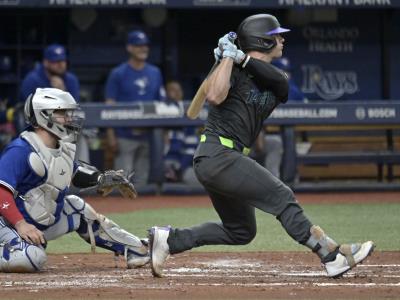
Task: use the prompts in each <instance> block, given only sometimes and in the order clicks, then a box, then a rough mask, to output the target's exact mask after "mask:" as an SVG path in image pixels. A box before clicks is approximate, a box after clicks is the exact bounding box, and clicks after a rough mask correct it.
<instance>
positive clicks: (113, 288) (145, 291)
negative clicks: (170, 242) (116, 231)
mask: <svg viewBox="0 0 400 300" xmlns="http://www.w3.org/2000/svg"><path fill="white" fill-rule="evenodd" d="M118 264H119V267H118V268H116V262H115V261H114V258H113V256H112V255H110V254H95V255H91V254H73V255H70V254H66V255H50V256H49V262H48V267H47V269H46V270H44V271H43V272H40V273H38V274H5V273H0V297H1V298H2V299H83V298H84V299H102V298H103V299H130V298H132V299H143V298H144V299H344V298H351V299H390V298H393V299H395V298H397V297H398V296H399V295H400V252H376V253H374V254H373V255H372V256H371V257H369V258H368V259H367V260H366V261H365V263H364V264H362V265H360V266H358V267H357V268H356V269H354V270H352V271H350V272H348V273H347V274H346V275H345V276H344V277H343V278H340V279H330V278H327V277H326V276H325V272H324V270H323V268H322V267H321V266H320V264H319V261H318V259H317V258H316V257H315V256H314V255H313V254H312V253H304V252H251V253H248V252H247V253H201V252H190V253H187V254H186V253H185V254H181V255H177V256H173V257H171V258H170V259H169V260H168V262H167V264H166V268H165V277H163V278H153V277H152V275H151V272H150V268H149V267H148V266H146V267H144V268H141V269H134V270H127V269H125V268H124V265H123V262H122V260H121V261H120V262H118Z"/></svg>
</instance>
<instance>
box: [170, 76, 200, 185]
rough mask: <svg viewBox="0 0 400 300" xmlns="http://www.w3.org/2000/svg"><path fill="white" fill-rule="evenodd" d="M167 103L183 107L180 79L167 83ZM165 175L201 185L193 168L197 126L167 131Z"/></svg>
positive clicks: (175, 180) (190, 183)
mask: <svg viewBox="0 0 400 300" xmlns="http://www.w3.org/2000/svg"><path fill="white" fill-rule="evenodd" d="M165 89H166V93H167V103H170V104H172V105H176V106H178V108H179V109H180V110H181V111H184V107H183V97H184V96H183V95H184V94H183V89H182V86H181V84H180V82H179V81H177V80H169V81H168V82H167V83H166V85H165ZM167 138H168V139H167V142H166V148H167V151H166V155H165V157H164V162H165V169H166V172H165V176H166V179H167V180H169V181H172V182H182V183H184V184H186V185H188V186H191V187H201V183H200V182H199V181H198V179H197V177H196V174H195V173H194V170H193V162H192V161H193V155H194V152H195V151H196V148H197V144H198V143H199V138H198V134H197V128H196V127H195V126H187V127H182V128H178V129H171V130H168V131H167Z"/></svg>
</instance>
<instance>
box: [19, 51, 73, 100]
mask: <svg viewBox="0 0 400 300" xmlns="http://www.w3.org/2000/svg"><path fill="white" fill-rule="evenodd" d="M46 87H53V88H58V89H60V90H63V91H67V92H69V93H70V94H71V95H72V97H74V99H75V100H76V101H79V81H78V78H77V77H76V76H75V75H74V74H72V73H71V72H68V71H67V54H66V51H65V48H64V47H63V46H62V45H59V44H52V45H49V46H47V47H46V49H44V52H43V62H42V64H40V65H38V66H37V67H36V68H35V69H33V70H32V71H31V72H29V73H28V74H27V75H26V76H25V78H24V80H23V82H22V86H21V100H22V101H25V100H26V98H27V97H28V96H29V95H30V94H31V93H32V92H34V91H35V90H36V89H37V88H46Z"/></svg>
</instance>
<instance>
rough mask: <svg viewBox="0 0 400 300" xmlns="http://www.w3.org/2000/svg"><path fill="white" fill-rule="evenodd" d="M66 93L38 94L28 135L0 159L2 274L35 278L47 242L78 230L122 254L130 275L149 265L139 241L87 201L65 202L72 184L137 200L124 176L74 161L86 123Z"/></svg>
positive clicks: (31, 104) (29, 104)
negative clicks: (31, 274) (28, 273)
mask: <svg viewBox="0 0 400 300" xmlns="http://www.w3.org/2000/svg"><path fill="white" fill-rule="evenodd" d="M77 110H78V105H77V103H76V102H75V100H74V98H73V97H72V96H71V94H69V93H68V92H64V91H61V90H59V89H54V88H45V89H41V88H38V89H37V90H36V91H35V93H33V94H31V95H30V96H29V97H28V98H27V100H26V103H25V111H24V113H25V118H26V121H27V122H28V123H29V125H30V126H29V127H28V128H27V130H26V131H24V132H22V133H21V135H20V136H19V137H18V138H17V139H15V140H14V141H12V142H11V143H10V144H9V145H8V146H7V147H6V148H5V150H4V152H3V154H2V157H1V159H0V271H2V272H35V271H39V270H41V269H42V268H43V266H44V264H45V262H46V253H45V248H46V242H47V241H50V240H54V239H56V238H58V237H60V236H62V235H64V234H67V233H69V232H72V231H76V232H77V233H78V234H79V235H80V236H81V237H82V238H83V239H84V240H85V241H87V242H89V243H91V245H92V249H94V248H95V246H99V247H102V248H105V249H108V250H111V251H113V252H114V253H115V254H117V255H119V254H122V255H124V256H125V258H126V262H127V266H128V268H133V267H140V266H142V265H144V264H146V263H147V262H148V261H149V255H148V250H147V247H146V246H145V245H143V244H142V241H141V240H140V239H139V238H137V237H136V236H134V235H133V234H131V233H128V232H127V231H125V230H123V229H121V228H120V227H119V226H118V225H117V224H115V223H114V222H112V221H111V220H109V219H108V218H106V217H105V216H103V215H100V214H99V213H97V212H96V211H95V210H94V209H93V208H92V207H91V206H90V205H89V204H87V203H85V201H84V200H83V199H81V198H80V197H78V196H74V195H67V192H68V188H69V185H70V182H71V180H72V183H73V184H74V185H75V186H77V187H80V188H84V187H90V186H96V187H97V188H98V191H99V192H101V193H103V194H107V193H109V192H111V191H112V189H113V188H117V189H119V190H120V192H121V193H122V194H123V195H124V196H127V197H131V198H133V197H135V196H136V191H135V188H134V186H133V184H132V183H130V182H129V180H128V179H127V178H125V177H124V176H123V175H122V171H113V170H110V171H106V172H105V173H100V172H99V171H98V170H97V169H96V168H94V167H92V166H89V165H84V164H79V163H77V162H75V161H74V157H75V148H76V147H75V142H76V138H77V136H78V134H79V132H80V129H81V125H82V122H81V121H82V118H81V117H79V114H77Z"/></svg>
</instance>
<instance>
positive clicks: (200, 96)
mask: <svg viewBox="0 0 400 300" xmlns="http://www.w3.org/2000/svg"><path fill="white" fill-rule="evenodd" d="M236 37H237V36H236V33H235V32H233V31H231V32H229V40H230V41H231V42H232V43H233V42H234V41H235V39H236ZM218 64H219V62H218V61H216V62H215V63H214V65H213V66H212V67H211V69H210V71H209V72H208V74H207V76H206V78H205V79H204V80H203V82H202V83H201V85H200V87H199V88H198V89H197V92H196V94H195V95H194V97H193V99H192V102H191V103H190V105H189V108H188V110H187V111H186V116H187V117H188V118H189V119H192V120H194V119H196V118H197V117H198V116H199V113H200V111H201V109H202V108H203V105H204V102H205V101H206V81H207V78H208V77H209V76H210V75H211V74H212V72H214V70H215V68H216V67H217V66H218Z"/></svg>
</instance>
